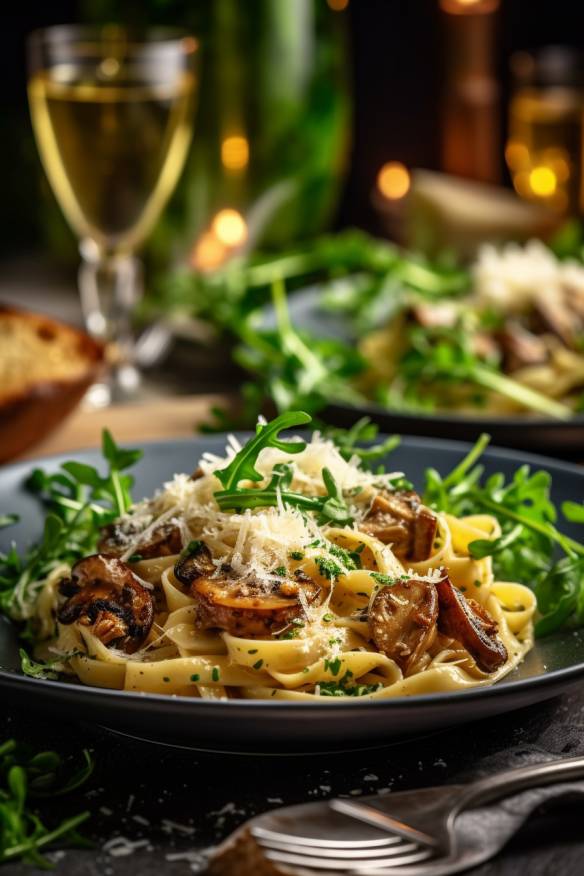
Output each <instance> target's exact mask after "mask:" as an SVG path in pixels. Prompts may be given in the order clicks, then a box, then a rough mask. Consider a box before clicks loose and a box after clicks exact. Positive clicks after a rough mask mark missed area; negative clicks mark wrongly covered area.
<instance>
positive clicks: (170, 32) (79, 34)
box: [27, 24, 199, 53]
mask: <svg viewBox="0 0 584 876" xmlns="http://www.w3.org/2000/svg"><path fill="white" fill-rule="evenodd" d="M117 35H119V38H120V41H122V37H123V42H124V44H125V45H126V46H127V47H128V48H132V47H138V46H152V47H155V46H157V45H158V46H165V47H169V48H170V47H172V46H175V47H176V48H179V49H180V50H181V51H182V52H188V53H192V52H195V51H196V50H198V48H199V41H198V40H197V39H196V37H195V36H193V34H192V33H191V32H190V31H188V30H186V29H184V28H180V27H167V26H153V27H145V28H134V27H125V26H123V25H117V24H115V25H113V24H106V25H91V24H88V25H86V24H55V25H51V26H49V27H39V28H36V29H35V30H33V31H31V32H30V33H29V35H28V37H27V42H28V44H29V46H38V45H42V44H44V45H55V46H56V45H59V44H65V43H75V42H83V43H84V44H85V45H90V46H95V47H98V46H103V44H104V43H107V42H112V41H115V40H116V37H117Z"/></svg>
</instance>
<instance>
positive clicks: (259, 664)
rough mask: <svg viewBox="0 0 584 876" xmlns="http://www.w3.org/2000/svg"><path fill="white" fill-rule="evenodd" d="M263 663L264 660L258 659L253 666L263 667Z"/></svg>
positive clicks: (255, 667) (256, 667)
mask: <svg viewBox="0 0 584 876" xmlns="http://www.w3.org/2000/svg"><path fill="white" fill-rule="evenodd" d="M263 665H264V661H263V660H256V662H255V663H254V665H253V668H254V669H261V668H262V666H263Z"/></svg>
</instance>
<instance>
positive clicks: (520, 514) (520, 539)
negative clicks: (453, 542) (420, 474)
mask: <svg viewBox="0 0 584 876" xmlns="http://www.w3.org/2000/svg"><path fill="white" fill-rule="evenodd" d="M488 441H489V438H488V436H487V435H482V436H481V437H480V438H479V440H478V441H477V443H476V444H475V446H474V447H473V448H472V450H471V451H470V452H469V453H468V455H467V456H466V457H465V458H464V459H463V460H462V461H461V462H460V463H459V464H458V465H457V466H456V467H455V468H454V469H453V471H451V472H450V474H449V475H448V476H447V477H445V478H442V477H441V476H440V475H439V473H438V472H437V471H435V470H434V469H428V470H427V471H426V490H425V494H424V501H425V503H426V504H428V505H430V506H431V507H433V508H434V509H436V510H438V511H444V512H447V513H449V514H453V515H455V516H458V517H463V516H465V515H466V514H477V513H484V512H485V511H486V512H488V513H490V514H493V516H494V517H495V518H496V519H497V520H498V521H499V524H500V526H501V530H502V534H501V536H500V537H499V538H496V539H492V540H490V541H489V540H488V539H477V540H476V541H474V542H471V543H470V546H469V549H470V551H471V553H472V555H473V556H476V557H484V556H492V558H493V570H494V574H495V577H496V578H498V579H499V580H503V581H505V580H517V581H521V582H522V583H523V584H525V585H527V586H529V587H531V588H532V589H533V590H534V592H535V594H536V597H537V600H538V610H539V613H540V615H541V618H540V620H539V621H538V623H537V624H536V634H537V635H538V636H541V635H545V634H546V633H549V632H552V631H554V630H557V629H559V628H560V627H561V626H563V625H565V624H572V625H573V624H578V625H579V624H584V574H583V569H584V559H583V558H584V545H583V544H581V543H580V542H577V541H576V540H575V539H573V538H570V537H569V536H567V535H565V534H564V533H562V532H561V531H560V530H559V529H558V528H557V526H556V525H555V524H556V517H557V512H556V509H555V507H554V505H553V503H552V501H551V499H550V488H551V477H550V475H549V474H548V473H547V472H545V471H536V472H534V473H532V472H531V470H530V468H529V466H527V465H523V466H521V467H520V468H518V469H517V470H516V471H515V473H514V474H513V476H512V477H511V478H510V479H509V480H506V479H505V476H504V475H503V474H501V473H497V474H494V475H491V476H490V477H488V478H486V479H484V480H483V472H484V469H483V466H481V465H480V464H477V463H478V460H479V458H480V456H481V454H482V453H483V451H484V449H485V448H486V446H487V444H488ZM579 507H580V506H578V505H575V503H568V507H567V508H566V509H564V510H565V511H567V513H568V516H569V519H571V520H573V521H574V522H580V520H579V519H578V518H579ZM570 515H571V517H570ZM557 551H560V552H562V553H563V554H564V555H565V556H564V557H563V558H560V559H559V560H556V556H557V553H556V552H557Z"/></svg>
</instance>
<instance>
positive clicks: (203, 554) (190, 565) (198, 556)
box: [174, 541, 215, 587]
mask: <svg viewBox="0 0 584 876" xmlns="http://www.w3.org/2000/svg"><path fill="white" fill-rule="evenodd" d="M213 572H215V564H214V562H213V558H212V557H211V551H210V550H209V548H208V547H207V545H206V544H205V542H204V541H192V542H191V543H190V544H189V545H188V546H187V547H186V548H185V549H184V551H183V552H182V554H181V555H180V557H179V558H178V560H177V562H176V563H175V566H174V574H175V577H176V578H177V580H178V581H180V583H181V584H184V586H185V587H190V585H191V584H192V583H193V581H194V580H195V579H196V578H200V577H201V576H202V575H212V574H213Z"/></svg>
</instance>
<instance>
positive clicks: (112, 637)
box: [57, 554, 154, 653]
mask: <svg viewBox="0 0 584 876" xmlns="http://www.w3.org/2000/svg"><path fill="white" fill-rule="evenodd" d="M59 592H60V594H61V596H64V597H66V601H65V602H64V603H63V604H62V605H61V606H60V607H59V609H58V611H57V619H58V621H59V623H61V624H72V623H75V622H77V623H79V624H82V625H83V626H86V627H90V628H91V630H92V632H93V634H94V635H95V636H97V638H98V639H100V640H101V641H102V642H103V644H104V645H115V646H116V647H118V648H121V649H122V650H123V651H126V653H132V652H133V651H136V650H137V649H138V648H139V647H140V645H141V644H142V643H143V642H144V640H145V638H146V636H147V635H148V633H149V632H150V628H151V626H152V621H153V617H154V607H153V602H152V596H151V594H150V592H149V591H148V590H147V589H146V588H145V587H143V586H142V584H141V583H140V581H139V580H138V579H137V578H136V576H135V575H134V574H133V572H132V571H131V569H130V568H129V567H128V566H127V565H126V564H125V563H122V561H121V560H119V559H117V558H115V557H108V556H104V555H103V554H93V555H92V556H89V557H85V558H84V559H82V560H79V561H78V562H77V563H75V565H74V566H73V568H72V570H71V577H70V578H66V579H63V580H62V581H61V583H60V585H59Z"/></svg>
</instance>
